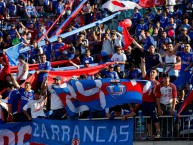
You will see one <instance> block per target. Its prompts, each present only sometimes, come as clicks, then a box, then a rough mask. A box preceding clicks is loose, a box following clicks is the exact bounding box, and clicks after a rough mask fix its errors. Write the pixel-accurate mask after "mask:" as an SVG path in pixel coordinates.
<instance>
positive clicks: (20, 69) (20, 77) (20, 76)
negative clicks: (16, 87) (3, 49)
mask: <svg viewBox="0 0 193 145" xmlns="http://www.w3.org/2000/svg"><path fill="white" fill-rule="evenodd" d="M18 61H19V63H18V65H17V75H16V76H17V78H16V80H17V81H18V82H19V84H20V85H21V84H23V83H24V82H25V80H26V79H27V76H28V71H29V66H28V63H26V62H25V55H24V54H20V55H19V57H18Z"/></svg>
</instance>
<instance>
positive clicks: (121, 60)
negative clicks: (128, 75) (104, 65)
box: [111, 46, 127, 72]
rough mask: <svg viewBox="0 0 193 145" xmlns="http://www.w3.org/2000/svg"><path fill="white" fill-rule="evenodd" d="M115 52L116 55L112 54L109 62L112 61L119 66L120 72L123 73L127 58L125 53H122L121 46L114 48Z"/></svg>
mask: <svg viewBox="0 0 193 145" xmlns="http://www.w3.org/2000/svg"><path fill="white" fill-rule="evenodd" d="M116 52H117V53H114V54H113V56H112V57H111V61H113V62H115V64H117V65H119V66H120V67H121V71H123V72H124V70H125V63H126V61H127V57H126V55H125V53H123V52H122V47H121V46H117V47H116Z"/></svg>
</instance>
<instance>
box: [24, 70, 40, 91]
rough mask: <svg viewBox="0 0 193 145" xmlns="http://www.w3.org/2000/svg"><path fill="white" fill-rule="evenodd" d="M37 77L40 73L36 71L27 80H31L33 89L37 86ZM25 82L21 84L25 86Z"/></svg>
mask: <svg viewBox="0 0 193 145" xmlns="http://www.w3.org/2000/svg"><path fill="white" fill-rule="evenodd" d="M37 78H38V74H37V73H34V74H33V75H31V76H30V77H29V78H28V79H27V80H26V81H25V82H30V83H31V86H32V89H35V88H36V82H37ZM25 82H24V83H23V84H21V87H22V88H24V87H25V86H24V85H25Z"/></svg>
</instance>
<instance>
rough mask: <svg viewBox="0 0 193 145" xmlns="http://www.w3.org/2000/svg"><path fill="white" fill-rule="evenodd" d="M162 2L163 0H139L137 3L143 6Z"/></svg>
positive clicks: (146, 6) (159, 4) (158, 4)
mask: <svg viewBox="0 0 193 145" xmlns="http://www.w3.org/2000/svg"><path fill="white" fill-rule="evenodd" d="M163 3H164V0H139V5H140V6H141V7H143V8H150V7H153V6H162V5H163Z"/></svg>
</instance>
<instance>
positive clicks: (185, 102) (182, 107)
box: [178, 90, 193, 116]
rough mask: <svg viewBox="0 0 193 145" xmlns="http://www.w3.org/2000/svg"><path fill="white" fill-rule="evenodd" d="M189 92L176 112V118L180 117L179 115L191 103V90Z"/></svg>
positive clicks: (192, 96) (192, 94) (192, 93)
mask: <svg viewBox="0 0 193 145" xmlns="http://www.w3.org/2000/svg"><path fill="white" fill-rule="evenodd" d="M190 91H191V92H190V93H189V95H188V96H187V97H186V99H185V100H184V102H183V103H182V105H181V106H180V109H179V111H178V116H179V115H180V113H181V112H182V111H183V110H184V109H185V108H186V107H187V106H188V105H189V104H190V103H191V102H192V100H193V90H190Z"/></svg>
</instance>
